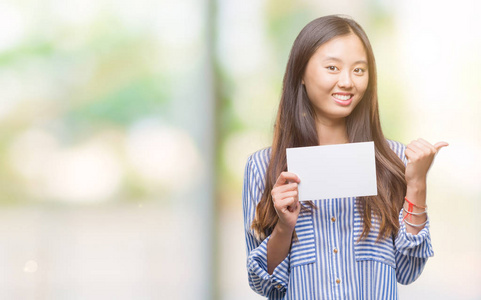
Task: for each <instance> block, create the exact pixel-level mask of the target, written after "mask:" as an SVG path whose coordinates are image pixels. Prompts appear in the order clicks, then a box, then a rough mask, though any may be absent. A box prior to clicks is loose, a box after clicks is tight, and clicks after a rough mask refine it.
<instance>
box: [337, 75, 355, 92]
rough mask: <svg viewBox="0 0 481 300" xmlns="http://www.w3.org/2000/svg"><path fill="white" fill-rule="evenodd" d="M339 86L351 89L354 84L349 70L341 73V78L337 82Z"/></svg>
mask: <svg viewBox="0 0 481 300" xmlns="http://www.w3.org/2000/svg"><path fill="white" fill-rule="evenodd" d="M337 86H339V87H340V88H344V89H350V88H352V86H353V82H352V79H351V73H350V72H349V71H343V72H341V74H340V75H339V80H338V82H337Z"/></svg>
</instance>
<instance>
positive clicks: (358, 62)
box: [324, 56, 367, 65]
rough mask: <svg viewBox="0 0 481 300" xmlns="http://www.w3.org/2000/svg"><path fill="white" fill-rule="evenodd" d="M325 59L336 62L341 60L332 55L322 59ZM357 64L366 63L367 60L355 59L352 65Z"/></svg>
mask: <svg viewBox="0 0 481 300" xmlns="http://www.w3.org/2000/svg"><path fill="white" fill-rule="evenodd" d="M327 60H333V61H337V62H342V61H341V60H340V59H339V58H337V57H333V56H328V57H326V59H324V61H327ZM357 64H365V65H367V62H366V61H365V60H362V59H361V60H358V61H355V62H354V65H357Z"/></svg>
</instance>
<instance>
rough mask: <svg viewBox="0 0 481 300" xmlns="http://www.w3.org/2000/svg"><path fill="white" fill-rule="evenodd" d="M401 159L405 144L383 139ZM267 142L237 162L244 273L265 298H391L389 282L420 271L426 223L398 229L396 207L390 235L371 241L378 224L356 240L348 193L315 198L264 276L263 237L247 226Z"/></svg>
mask: <svg viewBox="0 0 481 300" xmlns="http://www.w3.org/2000/svg"><path fill="white" fill-rule="evenodd" d="M388 142H389V145H390V147H391V149H392V150H393V151H394V152H395V153H396V154H397V155H398V156H399V157H400V158H401V159H402V160H403V162H404V163H405V164H406V158H405V156H404V150H405V146H404V145H403V144H401V143H399V142H395V141H390V140H388ZM270 152H271V149H270V148H266V149H262V150H259V151H257V152H255V153H254V154H252V155H251V156H250V157H249V159H248V161H247V165H246V168H245V176H244V188H243V194H242V198H243V211H244V227H245V234H246V235H245V236H246V244H247V272H248V277H249V285H250V287H251V288H252V289H253V290H254V291H256V292H257V293H259V294H260V295H263V296H266V297H268V298H269V299H296V300H300V299H398V292H397V282H399V283H401V284H409V283H411V282H413V281H414V280H416V279H417V278H418V277H419V275H420V274H421V272H422V270H423V268H424V265H425V264H426V261H427V259H428V257H430V256H432V255H433V250H432V246H431V239H430V234H429V222H428V223H426V226H425V227H424V228H423V229H422V230H421V231H420V232H419V233H418V234H417V235H413V234H410V233H407V232H406V228H405V225H404V223H403V222H402V211H400V213H399V222H400V230H399V233H398V235H397V236H396V237H395V238H386V239H383V240H381V241H380V242H378V243H376V242H375V241H376V238H377V235H378V233H379V223H378V222H376V220H375V219H374V218H373V226H372V228H371V232H370V233H369V236H368V237H367V238H366V239H363V240H361V241H360V242H357V241H358V238H359V236H360V235H361V232H362V229H363V223H362V219H361V216H360V214H359V212H358V209H357V204H356V201H355V198H335V199H327V200H318V201H315V204H316V206H317V208H316V209H311V210H310V211H305V212H304V210H303V211H302V212H301V213H300V215H299V217H298V219H297V223H296V227H295V230H296V233H297V236H298V241H295V242H292V244H291V250H290V252H289V254H288V255H287V257H286V258H285V259H284V260H283V261H282V262H281V263H280V264H279V265H278V266H277V267H276V269H275V270H274V272H273V273H272V275H269V274H268V272H267V242H268V240H269V238H270V236H268V237H267V238H266V239H264V240H263V241H260V240H257V239H256V238H255V236H254V233H253V231H252V230H251V229H250V226H251V224H252V221H253V219H254V215H255V209H256V205H257V203H258V202H259V201H260V199H261V196H262V193H263V191H264V184H265V174H266V170H267V166H268V163H269V158H270Z"/></svg>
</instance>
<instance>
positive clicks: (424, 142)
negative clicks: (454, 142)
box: [418, 139, 437, 153]
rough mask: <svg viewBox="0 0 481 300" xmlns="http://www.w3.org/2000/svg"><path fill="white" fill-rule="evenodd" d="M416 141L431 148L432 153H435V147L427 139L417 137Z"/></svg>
mask: <svg viewBox="0 0 481 300" xmlns="http://www.w3.org/2000/svg"><path fill="white" fill-rule="evenodd" d="M418 142H420V143H421V144H423V145H424V146H425V147H427V148H429V149H430V150H431V152H433V153H436V151H437V150H436V147H434V146H433V145H432V144H431V143H429V142H428V141H426V140H423V139H418Z"/></svg>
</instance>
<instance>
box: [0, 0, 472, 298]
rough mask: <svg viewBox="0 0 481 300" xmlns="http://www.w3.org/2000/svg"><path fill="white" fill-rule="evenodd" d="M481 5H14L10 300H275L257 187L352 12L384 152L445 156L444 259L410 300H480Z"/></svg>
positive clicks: (439, 186) (433, 190)
mask: <svg viewBox="0 0 481 300" xmlns="http://www.w3.org/2000/svg"><path fill="white" fill-rule="evenodd" d="M480 12H481V5H480V3H479V2H477V1H475V0H461V1H456V2H453V1H448V2H442V3H440V2H439V1H417V2H416V1H392V0H362V1H354V0H342V1H312V0H303V1H287V0H278V1H273V0H261V1H259V0H247V1H239V0H225V1H222V0H217V1H214V0H211V1H207V0H177V1H174V0H160V1H159V0H156V1H154V0H138V1H135V2H134V1H115V0H96V1H93V0H84V1H75V0H42V1H33V0H5V1H2V2H1V3H0V25H1V28H2V30H1V31H0V191H1V192H0V265H1V266H2V267H1V268H0V269H1V271H0V298H1V299H260V298H261V297H259V296H257V295H256V294H255V293H254V292H253V291H251V290H250V288H249V286H248V283H247V273H246V269H245V259H246V256H245V244H244V232H243V220H242V207H241V201H242V199H241V191H242V181H243V171H244V165H245V162H246V159H247V157H248V155H249V154H251V153H252V152H254V151H256V150H258V149H260V148H263V147H267V146H270V142H271V139H272V132H273V130H272V129H273V123H274V118H275V114H276V111H277V105H278V101H279V98H280V91H281V83H282V77H283V74H284V69H285V65H286V62H287V59H288V55H289V51H290V47H291V46H292V43H293V41H294V39H295V37H296V36H297V34H298V33H299V31H300V30H301V29H302V28H303V27H304V26H305V25H306V24H307V23H308V22H309V21H311V20H312V19H314V18H317V17H319V16H323V15H327V14H334V13H336V14H347V15H350V16H352V17H353V18H354V19H355V20H356V21H358V22H359V23H360V24H361V25H362V26H363V27H364V29H365V30H366V32H367V34H368V36H369V37H370V39H371V43H372V45H373V48H374V53H375V56H376V60H377V66H378V82H379V101H380V108H381V118H382V125H383V128H384V133H385V135H386V136H387V137H388V138H390V139H394V140H398V141H401V142H403V143H405V144H407V143H409V142H410V141H411V140H413V139H417V138H419V137H423V138H425V139H426V140H428V141H430V142H432V143H434V142H437V141H440V140H445V141H448V142H449V143H450V146H449V147H448V148H445V149H443V150H442V151H440V153H439V155H438V157H437V159H436V161H435V163H434V166H433V167H432V169H431V171H430V175H429V191H428V202H429V203H428V205H429V210H430V218H431V233H432V240H433V244H434V251H435V256H434V257H433V258H432V259H430V261H429V262H428V264H427V266H426V268H425V271H424V274H423V276H421V278H420V279H419V280H418V281H416V282H415V283H414V284H412V285H410V286H407V287H404V286H400V296H401V298H403V299H404V298H406V299H479V298H481V287H480V286H479V282H481V236H480V235H479V232H480V229H481V224H480V223H479V222H477V221H476V220H477V218H478V217H479V215H480V213H481V204H480V200H481V182H480V178H481V171H480V170H481V159H480V158H479V155H477V154H476V153H477V152H478V151H479V149H480V147H481V138H480V136H481V135H480V134H481V121H480V119H479V115H480V113H481V109H480V106H481V104H480V103H481V99H480V92H481V88H480V87H481V85H480V83H481V80H480V79H481V76H480V70H481V58H480V56H479V53H481V32H480V31H479V30H478V29H479V28H481V19H480V18H479V17H478V16H479V13H480Z"/></svg>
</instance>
